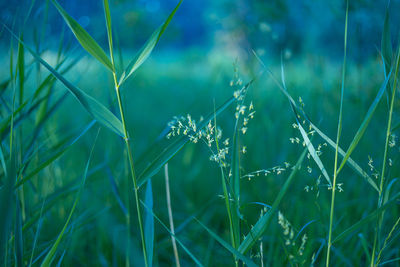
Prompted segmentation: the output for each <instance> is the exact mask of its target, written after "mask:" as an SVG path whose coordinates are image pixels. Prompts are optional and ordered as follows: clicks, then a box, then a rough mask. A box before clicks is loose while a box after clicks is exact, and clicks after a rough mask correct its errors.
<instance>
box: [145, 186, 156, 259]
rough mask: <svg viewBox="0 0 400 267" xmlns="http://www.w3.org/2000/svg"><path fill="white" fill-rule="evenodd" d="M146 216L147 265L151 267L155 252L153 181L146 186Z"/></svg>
mask: <svg viewBox="0 0 400 267" xmlns="http://www.w3.org/2000/svg"><path fill="white" fill-rule="evenodd" d="M144 201H145V203H146V207H147V209H146V214H145V218H144V238H145V244H146V252H147V255H146V257H147V263H148V264H149V266H153V252H154V218H153V215H152V213H151V212H152V211H153V190H152V188H151V180H148V181H147V186H146V196H145V200H144Z"/></svg>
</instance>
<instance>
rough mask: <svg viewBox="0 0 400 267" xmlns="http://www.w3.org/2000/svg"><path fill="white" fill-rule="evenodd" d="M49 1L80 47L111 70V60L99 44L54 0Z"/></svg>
mask: <svg viewBox="0 0 400 267" xmlns="http://www.w3.org/2000/svg"><path fill="white" fill-rule="evenodd" d="M51 2H52V3H53V5H54V6H55V7H56V8H57V10H58V12H59V13H60V14H61V16H62V17H63V19H64V21H65V22H66V23H67V25H68V27H69V28H70V29H71V31H72V32H73V34H74V35H75V37H76V39H77V40H78V42H79V43H80V44H81V45H82V47H83V48H84V49H85V50H86V51H87V52H88V53H89V54H91V55H92V56H93V57H95V58H96V59H97V60H98V61H100V62H101V63H102V64H103V65H104V66H106V67H107V68H108V69H109V70H111V71H113V66H112V64H111V61H110V59H109V58H108V56H107V55H106V53H105V52H104V51H103V49H102V48H101V47H100V45H99V44H98V43H97V42H96V41H95V40H94V39H93V38H92V37H91V36H90V35H89V34H88V33H87V32H86V31H85V29H83V28H82V26H81V25H79V23H78V22H76V21H75V20H74V19H73V18H72V17H71V16H70V15H69V14H68V13H67V12H66V11H65V10H64V9H63V8H62V7H61V6H60V4H59V3H58V2H57V1H56V0H51Z"/></svg>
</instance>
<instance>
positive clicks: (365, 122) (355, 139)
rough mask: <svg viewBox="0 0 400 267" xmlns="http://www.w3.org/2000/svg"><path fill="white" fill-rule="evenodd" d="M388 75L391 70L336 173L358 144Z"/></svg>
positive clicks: (384, 86)
mask: <svg viewBox="0 0 400 267" xmlns="http://www.w3.org/2000/svg"><path fill="white" fill-rule="evenodd" d="M390 75H391V72H390V73H389V74H388V75H387V77H386V79H385V81H384V82H383V84H382V86H381V88H380V89H379V91H378V94H377V95H376V97H375V99H374V101H373V102H372V104H371V106H370V107H369V109H368V112H367V114H366V115H365V117H364V120H363V122H362V123H361V126H360V128H359V129H358V131H357V133H356V135H355V136H354V138H353V141H351V144H350V146H349V148H348V149H347V152H346V154H345V155H344V157H343V160H342V162H341V163H340V166H339V168H338V170H337V174H339V172H340V171H341V170H342V168H343V166H344V165H345V164H346V161H347V160H348V159H349V157H350V155H351V153H352V152H353V151H354V149H355V148H356V146H357V145H358V142H360V140H361V137H362V136H363V135H364V133H365V130H366V129H367V127H368V124H369V122H370V121H371V118H372V115H374V112H375V110H376V107H377V106H378V103H379V102H380V100H381V98H382V96H383V93H384V92H385V89H386V86H387V84H388V82H389V78H390Z"/></svg>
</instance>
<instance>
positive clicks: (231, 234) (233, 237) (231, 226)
mask: <svg viewBox="0 0 400 267" xmlns="http://www.w3.org/2000/svg"><path fill="white" fill-rule="evenodd" d="M214 114H215V107H214ZM214 127H215V129H217V117H216V116H215V115H214ZM215 145H216V147H217V153H219V152H220V149H219V140H218V135H217V131H216V130H215ZM218 164H219V167H220V170H221V183H222V189H223V192H224V199H225V206H226V211H227V213H228V219H229V230H230V236H231V243H232V247H234V248H235V246H236V245H235V244H236V242H235V236H234V233H233V220H232V214H231V213H232V211H231V203H230V198H229V193H228V188H227V186H226V178H225V173H224V169H223V167H222V160H221V159H219V161H218ZM233 259H234V260H235V264H237V260H236V258H235V256H234V257H233Z"/></svg>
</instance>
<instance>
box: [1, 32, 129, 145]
mask: <svg viewBox="0 0 400 267" xmlns="http://www.w3.org/2000/svg"><path fill="white" fill-rule="evenodd" d="M6 28H7V29H8V30H9V31H10V33H11V35H12V36H13V37H14V38H16V39H17V40H18V41H20V42H21V43H22V44H23V45H24V47H25V49H27V50H28V51H29V52H30V53H31V55H32V56H33V57H34V58H35V59H36V60H37V61H39V62H40V63H41V64H42V65H43V66H44V67H46V69H48V70H49V71H50V72H51V73H52V74H53V75H54V77H56V78H57V79H58V80H59V81H60V82H62V83H63V84H64V86H65V87H66V88H67V89H68V90H69V92H70V93H71V94H72V95H73V96H74V97H75V98H76V99H77V100H78V101H79V103H80V104H81V105H82V106H83V107H84V108H85V109H86V111H87V112H88V113H89V114H90V115H91V116H92V117H93V118H94V119H96V120H97V121H98V122H99V123H101V124H102V125H104V126H106V127H107V128H109V129H110V130H112V131H114V132H115V133H116V134H118V135H120V136H122V137H123V136H124V134H123V127H122V123H121V121H120V120H119V119H118V118H117V117H115V115H114V114H113V113H112V112H111V111H109V110H108V109H107V108H106V107H104V106H103V105H102V104H101V103H99V102H98V101H97V100H96V99H94V98H93V97H91V96H89V95H88V94H86V93H85V92H83V91H82V90H81V89H79V88H78V87H76V86H74V85H73V84H71V83H70V82H69V81H67V80H66V79H65V78H64V77H63V76H62V75H61V74H60V73H58V72H57V71H56V70H55V69H53V68H52V67H51V66H50V65H49V64H48V63H47V62H46V61H44V60H43V59H42V58H41V57H40V56H39V55H38V54H36V53H35V52H34V51H33V50H32V49H30V48H29V47H28V46H26V45H25V44H24V43H23V42H22V41H21V40H20V39H19V38H18V37H17V36H16V35H15V34H14V33H13V32H12V31H11V30H10V29H9V28H8V27H7V26H6Z"/></svg>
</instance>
